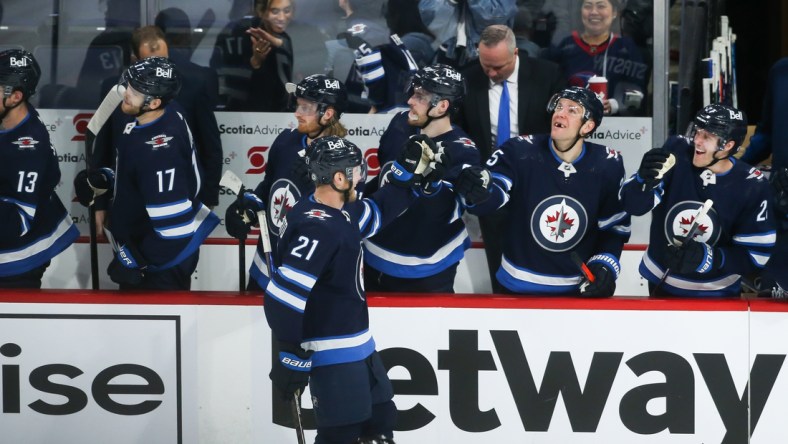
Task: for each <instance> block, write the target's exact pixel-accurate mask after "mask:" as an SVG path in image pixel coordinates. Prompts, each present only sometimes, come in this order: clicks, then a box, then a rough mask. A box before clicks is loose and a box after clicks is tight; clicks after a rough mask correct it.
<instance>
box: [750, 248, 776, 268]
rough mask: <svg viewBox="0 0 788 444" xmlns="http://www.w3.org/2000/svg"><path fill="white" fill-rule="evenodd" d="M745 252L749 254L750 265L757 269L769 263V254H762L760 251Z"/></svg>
mask: <svg viewBox="0 0 788 444" xmlns="http://www.w3.org/2000/svg"><path fill="white" fill-rule="evenodd" d="M747 252H748V253H749V254H750V259H751V260H752V263H753V264H755V266H756V267H758V268H763V267H765V266H766V262H768V261H769V257H770V256H771V255H770V254H769V253H764V252H762V251H753V250H747Z"/></svg>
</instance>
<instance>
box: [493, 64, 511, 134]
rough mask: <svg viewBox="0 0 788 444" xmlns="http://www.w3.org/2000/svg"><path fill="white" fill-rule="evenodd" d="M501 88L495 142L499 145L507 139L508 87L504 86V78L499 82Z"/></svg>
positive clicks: (508, 129) (508, 131) (508, 130)
mask: <svg viewBox="0 0 788 444" xmlns="http://www.w3.org/2000/svg"><path fill="white" fill-rule="evenodd" d="M501 86H503V90H502V91H501V102H500V103H499V104H498V135H497V140H496V144H497V146H501V144H502V143H504V142H506V141H507V140H509V133H510V132H511V130H510V128H509V88H507V87H506V80H504V81H503V83H502V84H501Z"/></svg>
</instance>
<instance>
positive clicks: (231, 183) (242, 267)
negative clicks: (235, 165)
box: [219, 170, 248, 293]
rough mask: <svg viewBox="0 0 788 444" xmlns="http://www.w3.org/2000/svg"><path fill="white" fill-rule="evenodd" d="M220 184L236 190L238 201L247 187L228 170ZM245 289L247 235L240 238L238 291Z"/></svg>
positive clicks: (233, 190)
mask: <svg viewBox="0 0 788 444" xmlns="http://www.w3.org/2000/svg"><path fill="white" fill-rule="evenodd" d="M219 186H222V187H225V188H227V189H228V190H231V191H232V192H234V193H235V195H236V200H237V201H238V202H240V201H241V199H243V193H244V191H245V190H246V189H245V188H244V185H243V183H242V182H241V179H239V178H238V176H236V175H235V173H233V172H232V171H230V170H227V171H225V172H224V175H222V178H221V179H220V180H219ZM244 220H246V215H244ZM247 222H248V221H247ZM244 290H246V236H244V237H243V238H242V239H238V291H240V292H242V293H243V292H244Z"/></svg>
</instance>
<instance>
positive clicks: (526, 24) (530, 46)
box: [512, 6, 541, 58]
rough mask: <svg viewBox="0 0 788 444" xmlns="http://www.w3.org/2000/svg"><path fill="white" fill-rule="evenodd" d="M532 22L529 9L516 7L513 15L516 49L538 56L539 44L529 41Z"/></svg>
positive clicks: (529, 55) (531, 55) (530, 55)
mask: <svg viewBox="0 0 788 444" xmlns="http://www.w3.org/2000/svg"><path fill="white" fill-rule="evenodd" d="M532 24H533V17H532V16H531V11H529V10H528V8H526V7H525V6H519V7H517V15H516V16H514V26H513V27H512V31H513V32H514V38H515V42H516V46H517V49H518V50H520V51H523V52H524V53H525V55H527V56H528V57H534V58H535V57H539V52H540V51H541V48H539V45H537V44H536V43H534V42H532V41H531V26H532Z"/></svg>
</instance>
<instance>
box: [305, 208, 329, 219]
mask: <svg viewBox="0 0 788 444" xmlns="http://www.w3.org/2000/svg"><path fill="white" fill-rule="evenodd" d="M304 214H305V215H306V217H307V218H309V219H320V220H326V219H328V218H330V217H332V216H331V215H330V214H328V213H326V212H325V211H323V210H319V209H317V208H313V209H311V210H309V211H306V212H304Z"/></svg>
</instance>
